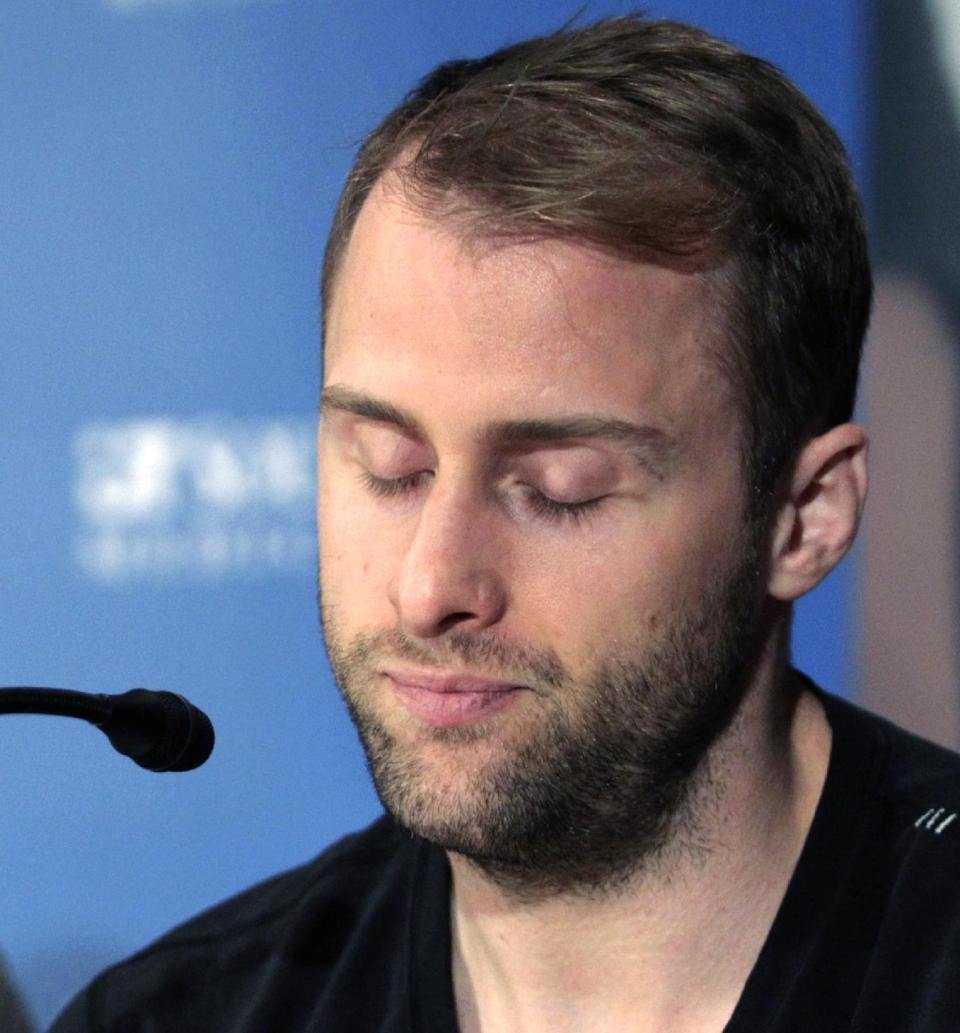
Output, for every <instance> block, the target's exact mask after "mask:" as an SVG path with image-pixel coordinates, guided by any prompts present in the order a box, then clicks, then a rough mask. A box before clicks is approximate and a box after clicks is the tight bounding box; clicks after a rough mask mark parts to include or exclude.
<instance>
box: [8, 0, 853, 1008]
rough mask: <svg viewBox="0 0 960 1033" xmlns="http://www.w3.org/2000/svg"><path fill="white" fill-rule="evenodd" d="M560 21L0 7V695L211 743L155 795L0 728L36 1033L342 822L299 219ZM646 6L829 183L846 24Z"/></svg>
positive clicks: (492, 4) (156, 1) (340, 719)
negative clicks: (698, 44) (764, 73)
mask: <svg viewBox="0 0 960 1033" xmlns="http://www.w3.org/2000/svg"><path fill="white" fill-rule="evenodd" d="M579 7H580V2H579V0H571V2H569V3H567V2H560V0H553V2H548V0H544V2H527V3H524V4H518V3H517V2H516V0H487V2H486V3H485V4H483V5H477V4H474V3H466V2H460V0H444V2H439V0H436V2H434V0H416V2H398V0H367V2H364V3H359V4H358V3H349V2H346V0H272V2H271V0H261V2H253V0H249V2H240V0H235V2H229V0H72V2H69V3H66V2H63V0H60V2H52V3H51V2H40V0H6V2H5V3H4V4H3V9H2V12H0V98H2V100H0V104H2V110H3V125H4V142H3V147H2V148H0V195H2V198H3V201H2V204H0V241H2V249H0V262H2V269H3V291H2V294H0V327H2V330H3V335H4V341H3V349H2V353H0V354H2V358H0V369H2V371H3V377H2V381H0V384H2V389H3V392H4V396H5V397H4V402H5V404H4V417H3V422H2V427H3V433H2V434H0V469H2V475H3V481H2V484H3V489H4V491H3V504H2V506H0V576H2V584H3V587H4V589H5V598H6V604H5V605H4V607H3V611H2V617H0V653H2V656H3V661H4V669H3V673H2V679H0V680H2V681H3V683H4V684H7V685H14V684H36V683H41V684H47V685H62V686H69V687H74V688H81V689H87V690H91V691H105V692H119V691H123V690H124V689H126V688H129V687H131V686H134V685H147V686H150V687H155V688H165V689H171V690H179V691H183V692H185V693H187V694H188V695H190V696H191V697H192V698H194V699H195V700H196V702H197V703H198V704H200V705H201V706H202V707H203V708H204V709H206V710H207V711H208V712H209V713H210V714H211V716H212V717H213V719H214V721H215V723H216V726H217V732H218V745H217V749H216V752H215V754H214V756H213V759H212V760H211V762H210V763H209V764H208V765H207V766H206V767H204V768H203V769H201V770H200V771H198V772H196V773H193V774H190V775H181V776H173V775H167V776H157V775H151V774H148V773H146V772H143V771H141V770H139V769H138V768H136V767H135V766H134V765H133V764H131V763H130V762H129V761H127V760H125V759H124V758H122V757H120V756H118V755H117V754H114V753H113V752H112V751H111V750H110V749H109V747H108V746H107V745H106V743H105V742H102V741H100V736H99V734H98V733H96V732H95V731H93V730H92V729H90V728H89V727H87V726H85V725H81V724H80V723H79V722H77V723H74V722H67V721H55V720H52V719H47V718H27V717H17V718H9V717H8V718H6V719H5V720H4V721H3V724H2V736H0V780H2V784H3V786H4V788H5V794H4V795H5V799H6V801H7V804H6V808H5V813H6V818H5V823H6V824H5V835H4V837H3V849H2V852H0V953H2V955H3V956H5V958H6V963H7V966H8V967H9V968H10V970H11V971H12V973H13V977H14V979H15V981H16V983H17V984H18V985H19V988H20V990H21V992H22V994H23V995H24V997H25V999H26V1001H27V1002H28V1005H29V1008H30V1010H31V1012H32V1014H33V1018H34V1020H35V1021H36V1022H37V1023H38V1024H45V1023H47V1022H48V1021H49V1020H50V1019H51V1018H52V1016H53V1014H54V1012H55V1011H56V1010H57V1009H58V1008H59V1007H60V1006H61V1005H62V1004H63V1002H64V1001H65V999H66V998H67V997H68V996H69V995H70V994H72V992H73V991H74V990H75V989H77V988H78V987H79V985H80V984H81V983H82V982H83V981H85V980H86V979H87V978H89V977H90V976H91V975H92V974H93V973H94V972H95V971H96V970H97V969H99V968H100V967H102V966H103V965H105V964H107V963H109V962H110V961H112V960H114V959H117V958H119V957H120V956H121V955H124V954H126V953H129V952H130V951H131V950H133V949H135V948H136V947H138V946H139V945H141V944H142V943H144V942H145V941H146V940H147V939H149V938H151V937H153V936H155V935H157V934H159V933H160V932H162V931H163V930H164V929H166V928H167V927H169V926H170V925H171V924H172V923H174V922H176V921H178V920H180V919H182V918H184V917H186V916H187V915H188V914H190V913H191V912H193V911H195V910H197V909H199V908H201V907H203V906H205V905H207V904H209V903H211V902H213V901H215V900H217V899H219V898H221V897H223V896H225V895H226V894H229V893H231V892H233V891H235V890H237V889H239V888H241V887H242V886H244V885H246V884H248V883H249V882H251V881H253V880H255V879H258V878H260V877H263V876H265V875H267V874H268V873H270V872H273V871H275V870H277V869H279V868H282V867H285V866H289V865H291V864H294V863H296V862H299V861H301V860H303V859H305V858H307V857H308V856H310V855H312V854H314V853H315V852H316V851H317V850H318V849H320V848H321V847H322V846H324V845H325V844H326V843H328V842H330V841H331V840H332V839H334V838H335V837H337V836H339V835H340V834H342V833H343V832H344V831H346V830H348V829H351V828H353V827H356V826H358V825H360V824H362V823H365V822H366V821H367V820H368V819H370V818H371V817H372V816H373V815H374V813H375V812H376V809H377V808H376V802H375V798H374V796H373V793H372V791H371V790H370V788H369V786H368V782H367V778H366V774H365V771H364V769H363V763H362V759H361V755H360V751H359V748H358V746H357V744H356V740H355V737H354V734H353V732H352V729H351V728H350V726H349V723H348V721H347V719H346V718H345V716H344V714H343V711H342V709H341V706H340V703H339V701H338V698H337V695H336V691H335V689H334V688H333V685H332V682H331V679H330V675H329V672H328V669H327V667H326V662H325V659H324V656H323V649H322V644H321V641H320V638H319V633H318V630H317V621H316V616H315V602H314V565H315V547H314V545H313V538H312V536H313V515H312V507H313V498H312V496H313V476H314V475H313V469H312V462H313V460H312V433H313V430H312V420H313V412H314V406H315V399H316V396H317V390H318V371H319V358H318V344H317V341H318V335H317V329H316V324H317V288H316V278H317V270H318V268H319V263H320V257H321V252H322V246H323V241H324V237H325V234H326V231H327V227H328V221H329V217H330V213H331V209H332V207H333V203H334V200H335V196H336V194H337V191H338V189H339V186H340V184H341V182H342V179H343V176H344V174H345V172H346V170H347V168H348V165H349V162H350V159H351V155H352V153H353V150H354V147H355V144H356V143H357V141H358V140H359V138H360V137H361V136H362V134H363V133H364V132H365V131H366V130H368V129H369V128H371V127H372V126H373V125H374V124H375V122H376V121H377V120H378V119H379V117H380V116H382V115H383V114H384V113H385V112H386V111H387V110H388V109H389V107H390V106H391V105H393V104H394V103H395V102H396V101H397V100H398V99H399V97H400V96H401V94H402V93H403V92H404V91H405V90H406V89H407V88H408V87H409V86H410V85H411V84H412V82H413V81H414V80H415V79H416V78H417V77H419V76H420V75H421V74H423V73H424V72H425V71H426V70H427V69H428V68H429V67H431V66H432V65H433V64H435V63H436V62H438V61H440V60H443V59H449V58H451V57H455V56H469V55H476V54H479V53H482V52H485V51H487V50H489V49H491V48H493V47H495V46H498V45H500V44H503V43H505V42H509V41H511V40H514V39H516V38H519V37H521V36H524V35H527V34H531V33H535V32H542V31H545V30H548V29H551V28H555V27H557V26H558V25H559V24H560V23H562V22H563V21H565V20H566V19H567V18H569V17H570V16H572V15H573V14H574V13H575V11H576V10H577V9H578V8H579ZM650 7H651V10H652V13H655V14H663V15H668V16H673V17H679V18H682V19H688V20H691V21H694V22H697V23H699V24H701V25H703V26H705V27H706V28H708V29H711V30H713V31H716V32H718V33H720V34H722V35H725V36H727V37H728V38H731V39H733V40H734V41H735V42H738V43H740V44H742V45H744V46H746V47H747V48H749V49H752V50H754V51H756V52H759V53H760V54H762V55H763V56H766V57H768V58H770V59H771V60H773V61H774V62H775V63H777V64H778V65H780V66H781V67H782V68H783V69H784V70H785V71H787V73H788V74H790V75H791V76H792V77H793V78H794V79H795V81H797V82H798V84H799V85H800V86H801V87H802V88H803V89H805V90H806V91H807V92H808V93H809V94H810V95H811V96H812V98H813V99H814V101H815V102H816V103H817V104H818V105H820V107H821V108H822V109H823V110H824V111H825V113H826V114H827V116H828V117H829V119H830V120H831V121H832V122H833V124H834V125H835V126H836V127H837V128H838V130H839V131H840V133H841V135H842V136H843V137H844V139H845V140H846V141H847V143H848V145H849V147H850V149H851V151H852V154H853V157H854V162H855V165H856V166H857V169H858V172H860V171H862V166H863V161H862V154H863V141H862V131H861V119H862V113H861V101H860V97H861V83H860V76H861V74H862V69H863V55H862V53H861V47H862V42H861V40H862V31H861V24H860V22H861V17H862V12H861V3H859V2H855V0H808V2H807V3H804V4H758V3H756V2H755V0H742V2H736V0H725V2H722V0H703V2H694V0H689V2H681V0H675V2H665V3H659V4H651V5H650ZM628 9H629V5H628V4H619V3H600V2H597V3H592V4H588V5H587V8H586V17H588V18H593V17H595V16H599V15H602V14H610V13H619V12H622V11H626V10H628ZM846 577H848V575H844V574H843V573H842V572H841V574H840V575H839V576H835V577H834V578H833V579H832V580H831V582H830V583H828V585H826V586H825V587H824V588H822V589H821V590H820V591H819V592H818V593H817V594H816V596H815V597H814V598H813V599H811V600H809V601H807V602H806V603H805V604H804V605H803V606H802V607H801V612H800V622H799V633H798V640H797V646H796V652H797V654H798V656H799V658H800V661H801V663H802V665H803V666H805V667H806V668H807V669H808V670H809V671H810V672H811V673H813V674H814V675H815V676H816V677H817V678H819V679H820V680H821V681H822V682H823V683H824V684H825V685H826V686H827V687H829V688H831V689H833V690H835V691H840V692H844V691H846V685H847V677H848V675H849V671H848V659H849V657H850V656H851V650H850V647H849V643H848V640H849V637H850V636H849V631H848V627H847V621H846V598H847V594H848V593H847V580H846V579H845V578H846Z"/></svg>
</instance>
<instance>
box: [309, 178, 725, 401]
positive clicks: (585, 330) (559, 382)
mask: <svg viewBox="0 0 960 1033" xmlns="http://www.w3.org/2000/svg"><path fill="white" fill-rule="evenodd" d="M719 309H720V306H719V305H718V304H717V302H716V300H715V296H714V288H713V285H712V282H711V281H710V279H709V277H708V276H707V275H705V274H703V273H700V272H696V271H692V272H685V271H680V270H677V269H674V268H667V267H665V266H663V265H660V264H654V263H644V262H637V261H631V260H626V259H624V258H620V257H616V256H613V255H610V254H609V253H606V252H603V251H601V250H599V249H598V248H595V247H591V246H589V245H586V244H584V243H581V242H574V241H570V240H561V239H542V238H539V239H529V238H526V239H524V238H516V237H514V238H510V239H503V238H497V239H492V238H489V237H484V236H483V235H482V234H480V233H477V232H476V231H473V232H469V233H467V232H465V231H464V227H463V225H462V223H458V222H454V221H452V220H450V219H438V218H435V217H431V216H430V215H427V214H424V213H422V212H420V211H417V210H415V209H413V208H411V207H410V206H408V205H406V204H405V203H404V202H403V199H402V197H400V196H398V194H397V193H396V192H393V191H388V190H386V189H383V188H382V187H380V188H378V189H375V191H374V192H373V193H372V194H371V196H370V198H369V199H368V200H367V202H366V203H365V205H364V207H363V209H362V210H361V212H360V214H359V216H358V219H357V221H356V224H355V227H354V230H353V234H352V236H351V239H350V241H349V243H348V246H347V248H346V250H345V253H344V255H343V259H342V262H341V266H340V269H339V271H338V273H337V276H336V279H335V282H334V288H333V293H332V297H331V299H330V304H329V308H328V311H327V320H326V340H325V351H326V354H325V380H326V381H327V382H328V383H330V382H332V381H338V382H347V383H349V384H350V385H351V386H354V387H358V388H364V387H366V388H370V389H374V390H376V391H377V393H381V394H382V392H383V389H384V387H387V388H391V389H396V390H398V391H399V392H400V393H406V394H410V395H411V396H412V397H413V396H415V394H416V391H415V389H416V387H417V385H418V384H419V385H420V386H421V387H422V388H424V389H429V387H430V386H431V385H432V386H434V387H436V386H437V384H438V383H439V381H441V380H444V379H445V380H446V381H447V383H448V384H449V385H451V388H452V389H455V391H456V394H457V395H458V396H459V397H460V398H461V399H470V400H480V399H484V400H485V401H487V402H490V403H493V402H497V403H499V404H506V405H507V406H508V407H509V404H510V402H511V399H512V400H513V402H514V403H515V404H516V406H517V407H522V408H524V410H525V411H524V413H523V415H529V414H530V407H531V406H533V407H534V408H535V409H542V410H543V413H542V414H543V415H549V414H550V412H549V410H550V409H551V407H559V408H564V407H566V408H567V409H569V408H570V406H571V405H573V406H574V408H578V409H583V408H585V407H586V408H592V409H597V408H598V407H599V408H600V409H609V408H611V407H612V408H613V409H618V410H619V414H620V415H624V416H626V417H629V416H630V415H632V413H631V412H630V410H635V409H637V408H638V407H640V408H644V407H647V406H650V405H654V406H659V407H660V408H662V409H663V410H664V414H665V415H669V412H670V410H672V409H676V408H680V409H682V408H684V405H685V403H686V405H687V406H689V405H690V404H696V405H700V404H701V403H700V402H694V399H693V398H692V397H685V396H690V395H691V394H698V393H702V392H703V391H704V390H707V391H708V393H709V394H710V395H711V397H713V398H714V400H720V398H721V396H723V397H725V396H726V395H727V394H728V392H727V390H726V383H725V380H724V378H723V377H722V376H721V375H720V374H719V371H718V368H717V364H716V362H715V361H714V358H713V356H714V349H715V347H716V341H717V337H718V331H717V327H718V324H719V317H718V313H719ZM434 401H438V400H436V399H434ZM575 403H576V404H575ZM538 414H539V413H538Z"/></svg>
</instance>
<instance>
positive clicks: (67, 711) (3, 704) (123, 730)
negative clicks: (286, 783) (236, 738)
mask: <svg viewBox="0 0 960 1033" xmlns="http://www.w3.org/2000/svg"><path fill="white" fill-rule="evenodd" d="M0 714H54V715H58V716H60V717H79V718H82V719H83V720H84V721H89V722H90V723H91V724H93V725H96V726H97V728H99V729H100V730H101V731H102V732H103V733H104V735H106V737H107V738H108V739H109V740H110V743H111V745H112V746H113V748H114V749H115V750H117V751H118V752H120V753H122V754H123V755H124V756H126V757H130V758H131V759H132V760H133V761H135V762H136V763H137V764H139V765H140V767H142V768H146V769H147V770H148V771H191V770H193V768H198V767H200V765H201V764H203V763H204V761H206V759H207V758H208V757H209V756H210V754H211V753H212V752H213V741H214V734H213V724H212V723H211V721H210V718H209V717H207V715H206V714H205V713H204V712H203V711H202V710H200V708H199V707H195V706H194V705H193V704H192V703H191V702H190V701H189V700H187V699H184V697H183V696H178V695H177V694H176V693H174V692H152V691H150V690H149V689H130V691H129V692H123V693H121V694H120V695H116V696H108V695H105V694H103V693H98V694H94V693H87V692H76V691H74V690H73V689H46V688H40V687H37V686H10V687H9V688H0Z"/></svg>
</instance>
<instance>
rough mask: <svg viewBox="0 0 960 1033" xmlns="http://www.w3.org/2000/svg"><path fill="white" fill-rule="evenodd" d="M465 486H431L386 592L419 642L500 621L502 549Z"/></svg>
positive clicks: (489, 521) (503, 594)
mask: <svg viewBox="0 0 960 1033" xmlns="http://www.w3.org/2000/svg"><path fill="white" fill-rule="evenodd" d="M483 510H484V507H483V506H482V504H480V503H479V502H478V501H477V500H475V499H472V498H471V494H470V492H469V490H468V489H467V488H466V487H465V486H464V487H461V488H456V487H454V486H451V485H448V486H441V485H440V484H439V483H436V482H435V483H434V484H433V485H432V487H431V489H430V492H429V494H428V495H427V497H426V499H425V501H424V503H423V505H422V506H421V508H420V512H419V514H418V519H417V523H416V526H415V528H414V530H413V531H412V533H411V535H412V536H411V538H410V540H409V541H408V542H407V546H406V549H405V551H404V553H403V556H402V558H401V561H400V564H399V566H398V568H397V571H396V573H395V575H394V577H393V579H392V580H391V582H390V584H389V587H388V594H389V598H390V602H391V603H392V604H393V607H394V609H395V610H396V613H397V616H398V618H399V622H400V626H401V628H402V629H403V630H404V631H406V632H407V633H408V634H409V635H412V636H415V637H417V638H434V637H436V636H438V635H442V634H443V633H444V632H446V631H449V630H452V629H453V628H458V629H460V630H474V631H480V630H482V629H484V628H488V627H491V626H492V625H494V624H496V623H497V621H499V620H500V618H501V617H502V616H503V613H504V609H505V607H506V586H505V584H504V581H503V577H502V574H501V570H502V567H501V566H500V564H499V563H498V557H499V558H500V559H502V557H503V552H504V550H503V548H502V543H498V541H497V539H496V532H495V530H494V527H493V523H494V521H493V520H492V518H491V517H490V515H489V514H486V515H485V514H484V511H483Z"/></svg>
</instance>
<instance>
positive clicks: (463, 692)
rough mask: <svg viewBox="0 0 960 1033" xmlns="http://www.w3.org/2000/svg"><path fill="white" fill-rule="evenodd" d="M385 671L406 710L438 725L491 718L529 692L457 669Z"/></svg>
mask: <svg viewBox="0 0 960 1033" xmlns="http://www.w3.org/2000/svg"><path fill="white" fill-rule="evenodd" d="M381 673H383V674H384V675H385V676H386V678H387V679H388V680H389V682H390V683H391V687H392V688H393V691H394V694H395V695H396V696H397V698H398V699H399V700H400V702H401V703H402V704H403V705H404V706H405V707H406V709H407V710H408V711H409V712H410V713H411V714H412V715H413V716H414V717H416V718H418V719H419V720H421V721H423V722H424V723H426V724H428V725H432V726H433V727H434V728H455V727H458V726H461V725H467V724H473V723H476V722H480V721H486V720H489V719H490V718H491V717H493V716H494V714H499V713H501V712H502V711H503V710H505V709H506V708H507V707H509V706H511V705H512V704H513V703H515V702H516V701H517V700H518V699H519V698H520V696H521V695H522V694H523V693H524V692H527V691H529V690H528V689H527V688H526V686H523V685H516V684H512V683H510V682H503V681H497V680H495V679H492V678H481V677H478V676H476V675H472V674H462V673H457V672H443V671H434V670H425V669H417V668H391V669H388V670H385V671H383V672H381Z"/></svg>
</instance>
